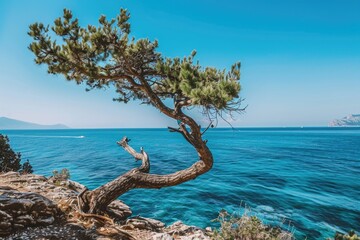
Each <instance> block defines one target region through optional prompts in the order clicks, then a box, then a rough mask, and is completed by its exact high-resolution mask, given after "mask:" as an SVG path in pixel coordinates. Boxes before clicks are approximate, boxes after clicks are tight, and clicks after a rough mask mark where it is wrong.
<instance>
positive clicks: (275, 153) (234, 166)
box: [0, 128, 360, 239]
mask: <svg viewBox="0 0 360 240" xmlns="http://www.w3.org/2000/svg"><path fill="white" fill-rule="evenodd" d="M0 133H2V134H7V135H8V136H9V138H10V141H11V142H10V143H11V146H12V147H13V149H15V150H16V151H19V152H21V153H22V157H23V160H26V159H29V160H30V162H31V164H32V165H33V167H34V169H35V173H37V174H43V175H46V176H51V174H52V171H53V170H54V169H57V170H60V169H62V168H68V169H69V170H70V173H71V179H73V180H75V181H79V182H81V183H82V184H85V185H86V186H88V187H89V188H91V189H93V188H96V187H98V186H99V185H102V184H104V183H106V182H108V181H110V180H112V179H114V178H116V177H117V176H118V175H120V174H123V173H125V172H126V171H128V170H129V169H131V168H134V167H137V166H138V165H139V162H137V163H136V162H135V161H134V159H133V158H132V157H131V156H130V155H129V154H128V153H127V152H125V151H124V150H123V149H122V148H121V147H119V146H118V145H117V144H116V141H118V140H120V139H121V138H122V137H123V136H127V137H129V138H130V139H131V140H132V141H131V142H130V143H131V145H132V146H133V147H134V148H135V149H139V148H140V147H144V150H145V151H146V152H147V153H148V154H149V156H150V160H151V173H157V174H167V173H172V172H174V171H177V170H181V169H183V168H186V167H189V166H190V165H191V164H192V163H194V162H195V161H196V160H197V154H196V152H195V151H194V149H193V148H192V147H191V146H190V145H189V144H188V143H187V142H186V141H185V140H184V139H183V138H182V137H181V135H179V134H177V133H170V132H168V131H167V130H166V129H91V130H89V129H84V130H82V129H71V130H8V131H0ZM204 137H205V139H208V146H209V147H210V149H211V150H212V152H213V155H214V159H215V162H214V166H213V169H212V170H211V171H210V172H208V173H206V174H204V175H202V176H200V177H198V178H197V179H195V180H193V181H190V182H187V183H184V184H181V185H179V186H175V187H171V188H164V189H160V190H144V189H135V190H131V191H130V192H128V193H126V194H125V195H123V196H121V197H120V199H121V200H123V201H124V202H125V203H127V204H128V205H129V206H131V208H132V210H133V213H134V215H141V216H144V217H151V218H156V219H159V220H161V221H163V222H165V223H168V224H170V223H173V222H174V221H177V220H182V221H183V222H185V223H187V224H194V225H197V226H201V227H206V226H216V223H214V222H211V220H212V219H215V218H216V217H217V215H218V212H219V211H220V210H221V209H226V210H227V211H229V212H235V211H240V212H241V211H242V210H243V207H244V205H246V206H247V207H248V208H251V212H252V214H255V215H257V216H259V217H260V218H262V219H263V220H264V221H265V222H266V223H272V224H280V225H281V224H282V226H284V227H286V228H288V229H289V230H292V231H294V233H295V235H296V237H297V239H304V238H305V237H307V239H324V238H325V237H330V236H333V235H334V233H335V231H348V230H350V229H355V230H357V231H359V230H360V128H254V129H252V128H244V129H237V130H233V129H210V130H209V131H208V132H207V133H206V134H205V136H204Z"/></svg>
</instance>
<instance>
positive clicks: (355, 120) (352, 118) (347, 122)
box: [329, 114, 360, 127]
mask: <svg viewBox="0 0 360 240" xmlns="http://www.w3.org/2000/svg"><path fill="white" fill-rule="evenodd" d="M329 127H360V114H350V115H348V116H346V117H343V118H341V119H335V120H333V121H331V122H330V123H329Z"/></svg>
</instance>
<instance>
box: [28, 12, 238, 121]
mask: <svg viewBox="0 0 360 240" xmlns="http://www.w3.org/2000/svg"><path fill="white" fill-rule="evenodd" d="M129 19H130V14H129V13H128V11H127V10H125V9H121V10H120V13H119V15H118V16H117V17H116V18H115V19H110V20H108V19H107V18H106V17H105V16H101V17H100V18H99V25H98V26H93V25H88V26H87V27H81V26H80V25H79V20H78V19H76V18H73V14H72V12H71V11H69V10H67V9H65V10H64V13H63V16H62V17H60V18H57V19H55V21H54V23H53V25H51V26H50V25H47V26H45V25H44V24H42V23H34V24H32V25H30V31H29V33H28V34H29V35H30V36H31V37H32V38H33V42H32V43H31V44H30V46H29V49H30V50H31V51H32V52H33V53H34V54H35V62H36V63H37V64H45V65H47V67H48V72H49V73H50V74H62V75H64V76H65V78H66V79H67V80H73V81H76V82H77V83H78V84H80V83H86V84H87V86H88V88H87V90H90V89H93V88H103V87H106V86H109V85H113V86H115V87H116V91H117V92H118V93H119V96H118V97H117V98H116V99H115V100H117V101H121V102H125V103H126V102H128V101H130V100H140V101H142V102H143V103H147V104H153V105H155V106H156V104H155V103H154V102H153V101H152V100H151V97H150V96H149V92H148V91H145V90H144V88H143V87H144V81H146V85H148V86H149V88H150V90H151V92H152V93H151V94H156V95H157V97H158V98H160V99H166V98H172V99H174V101H175V103H180V102H181V103H182V104H181V106H180V108H181V107H191V106H200V107H202V109H203V110H204V113H205V114H207V115H208V116H209V117H215V116H217V115H219V114H220V115H221V114H222V113H223V112H225V113H230V114H231V113H232V112H238V111H241V110H243V109H241V108H240V103H241V99H240V98H239V95H238V94H239V91H240V89H241V88H240V83H239V79H240V63H235V64H234V65H233V66H232V67H231V69H230V70H229V71H226V70H218V69H216V68H213V67H202V66H201V65H200V64H199V62H196V63H195V62H194V57H195V55H196V52H195V51H193V52H192V53H191V55H190V56H189V57H184V58H167V57H163V56H162V54H161V53H159V52H157V47H158V42H157V41H150V40H149V39H139V40H135V38H131V37H130V23H129Z"/></svg>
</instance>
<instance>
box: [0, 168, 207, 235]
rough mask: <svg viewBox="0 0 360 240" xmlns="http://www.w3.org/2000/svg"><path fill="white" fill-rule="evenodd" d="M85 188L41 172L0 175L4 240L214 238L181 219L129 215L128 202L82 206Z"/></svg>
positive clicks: (0, 229)
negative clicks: (100, 211) (100, 209)
mask: <svg viewBox="0 0 360 240" xmlns="http://www.w3.org/2000/svg"><path fill="white" fill-rule="evenodd" d="M84 188H85V187H84V186H83V185H81V184H79V183H77V182H74V181H71V180H65V181H60V182H59V181H58V180H55V179H53V178H46V177H44V176H40V175H34V174H26V175H20V174H19V173H17V172H10V173H5V174H0V239H7V240H10V239H24V240H25V239H64V240H65V239H66V240H68V239H84V240H85V239H102V240H106V239H124V240H126V239H128V240H135V239H139V240H140V239H141V240H146V239H153V240H160V239H162V240H177V239H182V240H186V239H188V240H191V239H199V240H205V239H210V235H211V230H208V231H206V230H204V229H201V228H198V227H195V226H187V225H185V224H183V223H182V222H176V223H174V224H172V225H170V226H165V224H164V223H162V222H160V221H157V220H154V219H149V218H143V217H139V216H137V217H130V216H131V214H132V213H131V210H130V208H129V207H128V206H127V205H125V204H124V203H123V202H121V201H119V200H115V201H114V202H112V203H111V204H110V205H109V207H108V209H107V210H106V214H105V215H95V214H86V213H83V212H80V211H78V207H77V195H78V193H79V192H81V191H82V190H83V189H84Z"/></svg>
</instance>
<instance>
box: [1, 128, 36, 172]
mask: <svg viewBox="0 0 360 240" xmlns="http://www.w3.org/2000/svg"><path fill="white" fill-rule="evenodd" d="M9 142H10V141H9V138H8V137H7V136H4V135H2V134H0V172H10V171H15V172H17V171H20V172H21V173H32V172H33V170H32V166H31V164H30V162H29V160H27V161H26V162H25V163H24V164H22V165H21V154H20V153H15V152H14V151H13V150H12V149H11V147H10V144H9Z"/></svg>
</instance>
